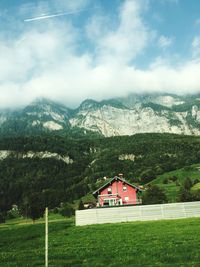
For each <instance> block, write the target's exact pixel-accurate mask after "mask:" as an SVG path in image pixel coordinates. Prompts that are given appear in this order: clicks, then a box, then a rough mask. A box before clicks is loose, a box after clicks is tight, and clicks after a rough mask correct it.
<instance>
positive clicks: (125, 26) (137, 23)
mask: <svg viewBox="0 0 200 267" xmlns="http://www.w3.org/2000/svg"><path fill="white" fill-rule="evenodd" d="M147 4H148V1H146V0H141V1H140V2H139V1H136V0H127V1H124V2H123V4H122V6H121V8H120V10H119V17H118V20H119V23H118V25H117V26H116V25H115V26H114V27H113V23H112V21H108V19H107V18H105V17H103V16H97V17H96V16H94V17H93V18H92V19H91V20H90V21H89V25H88V26H87V33H88V35H89V38H90V39H92V40H93V42H94V44H95V46H96V49H97V52H98V59H99V61H101V62H113V61H115V62H118V63H120V64H121V63H125V62H130V61H132V60H133V59H134V58H135V57H136V56H138V55H139V54H140V53H142V52H143V50H144V49H145V48H146V46H147V45H148V42H149V41H150V39H151V38H153V36H154V34H153V32H152V31H151V30H150V29H149V28H148V27H147V26H146V25H145V24H144V22H143V20H142V17H141V13H142V12H144V10H145V9H146V8H147ZM109 26H111V28H109ZM113 28H114V29H113ZM106 29H107V30H106ZM102 33H103V34H102Z"/></svg>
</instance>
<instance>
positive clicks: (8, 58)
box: [0, 0, 200, 107]
mask: <svg viewBox="0 0 200 267" xmlns="http://www.w3.org/2000/svg"><path fill="white" fill-rule="evenodd" d="M147 7H148V2H147V1H135V0H134V1H130V0H127V1H124V2H123V4H122V6H121V8H120V9H119V13H118V18H117V22H118V23H113V22H112V21H110V20H109V19H108V18H107V19H106V20H105V17H104V16H102V15H98V16H97V17H93V18H90V19H88V25H87V27H86V32H84V33H85V36H84V38H89V39H90V44H93V46H94V51H92V52H91V50H88V51H89V52H86V50H81V49H80V46H81V45H82V39H81V38H82V35H83V33H82V32H81V33H80V31H83V28H82V29H79V28H77V27H75V26H73V25H72V23H70V22H69V20H64V22H60V23H59V22H57V21H56V22H54V23H53V22H52V21H51V22H50V21H49V20H47V21H45V26H41V25H40V24H37V23H36V24H34V27H28V28H27V29H26V30H24V31H23V32H22V33H21V34H20V35H19V36H18V38H13V40H7V39H5V38H1V39H0V107H8V106H20V105H24V104H27V103H28V102H30V101H32V100H33V99H34V98H36V97H38V96H44V97H49V98H51V99H53V100H57V101H61V102H63V103H65V104H66V105H68V106H76V105H78V104H79V103H80V102H81V101H83V100H84V99H86V98H94V99H97V100H101V99H104V98H109V97H117V96H125V95H126V94H128V93H130V92H148V91H161V92H163V91H167V92H171V93H174V92H178V93H186V92H190V93H192V92H197V91H199V89H200V62H199V61H198V60H193V61H192V60H191V61H189V62H185V63H182V64H181V66H177V67H175V66H172V65H171V64H170V63H169V62H168V61H167V60H164V59H163V58H161V57H156V58H155V59H154V61H153V62H151V64H150V65H149V67H147V68H146V69H143V70H142V69H138V68H137V67H136V66H135V65H134V60H135V58H136V57H137V56H138V55H140V54H141V53H144V51H145V49H147V48H148V46H149V44H150V43H151V42H152V40H155V35H154V30H152V29H149V28H148V27H147V26H146V25H145V23H144V21H143V19H142V15H143V12H144V10H143V8H144V9H146V8H147ZM86 33H87V35H86ZM162 37H163V38H161V39H162V40H161V43H162V45H163V47H166V46H167V45H168V46H169V44H170V41H169V40H168V39H170V38H169V37H165V36H162ZM199 40H200V38H199V37H196V39H195V38H194V40H193V44H192V47H193V49H198V47H199V44H200V42H199ZM155 41H156V40H155ZM130 62H131V63H130Z"/></svg>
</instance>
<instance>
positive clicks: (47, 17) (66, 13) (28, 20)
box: [24, 9, 87, 22]
mask: <svg viewBox="0 0 200 267" xmlns="http://www.w3.org/2000/svg"><path fill="white" fill-rule="evenodd" d="M85 10H87V9H80V10H76V11H71V12H65V13H57V14H52V15H42V16H39V17H34V18H30V19H25V20H24V22H30V21H35V20H42V19H49V18H55V17H60V16H66V15H71V14H76V13H80V12H83V11H85Z"/></svg>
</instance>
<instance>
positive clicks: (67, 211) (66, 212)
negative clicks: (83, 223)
mask: <svg viewBox="0 0 200 267" xmlns="http://www.w3.org/2000/svg"><path fill="white" fill-rule="evenodd" d="M60 214H61V215H62V216H64V217H71V216H73V215H74V209H73V208H72V206H71V205H70V204H69V203H65V204H63V205H62V208H61V209H60Z"/></svg>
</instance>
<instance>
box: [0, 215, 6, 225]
mask: <svg viewBox="0 0 200 267" xmlns="http://www.w3.org/2000/svg"><path fill="white" fill-rule="evenodd" d="M0 223H5V216H4V215H3V213H0Z"/></svg>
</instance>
